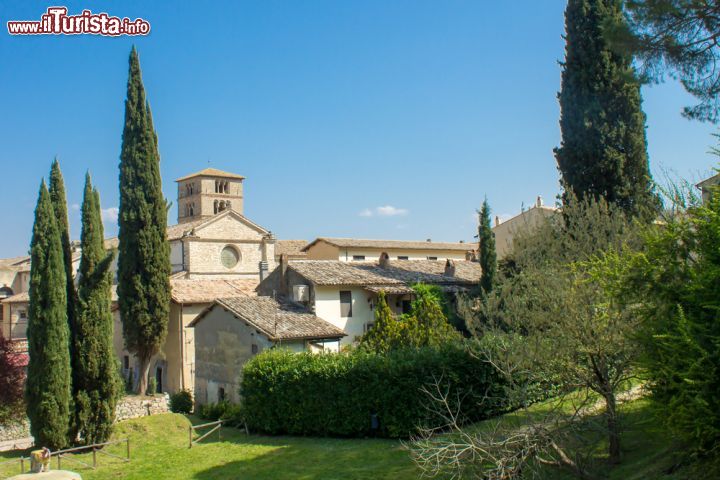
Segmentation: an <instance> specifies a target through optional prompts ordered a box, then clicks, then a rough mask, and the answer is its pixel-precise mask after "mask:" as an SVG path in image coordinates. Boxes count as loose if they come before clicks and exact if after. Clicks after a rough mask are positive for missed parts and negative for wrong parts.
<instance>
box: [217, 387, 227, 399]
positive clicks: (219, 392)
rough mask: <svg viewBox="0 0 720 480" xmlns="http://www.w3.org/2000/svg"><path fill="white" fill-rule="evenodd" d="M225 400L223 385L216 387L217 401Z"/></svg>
mask: <svg viewBox="0 0 720 480" xmlns="http://www.w3.org/2000/svg"><path fill="white" fill-rule="evenodd" d="M224 401H225V387H218V402H224Z"/></svg>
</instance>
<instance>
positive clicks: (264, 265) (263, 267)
mask: <svg viewBox="0 0 720 480" xmlns="http://www.w3.org/2000/svg"><path fill="white" fill-rule="evenodd" d="M267 276H268V262H267V261H266V260H260V281H261V282H262V281H263V280H265V279H266V278H267Z"/></svg>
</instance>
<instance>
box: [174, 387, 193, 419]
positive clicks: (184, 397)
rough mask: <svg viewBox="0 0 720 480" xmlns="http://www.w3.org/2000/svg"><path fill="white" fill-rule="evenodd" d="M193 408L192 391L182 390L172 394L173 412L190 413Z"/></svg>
mask: <svg viewBox="0 0 720 480" xmlns="http://www.w3.org/2000/svg"><path fill="white" fill-rule="evenodd" d="M192 409H193V398H192V393H190V391H188V390H180V391H179V392H177V393H173V394H172V395H170V411H171V412H173V413H190V412H192Z"/></svg>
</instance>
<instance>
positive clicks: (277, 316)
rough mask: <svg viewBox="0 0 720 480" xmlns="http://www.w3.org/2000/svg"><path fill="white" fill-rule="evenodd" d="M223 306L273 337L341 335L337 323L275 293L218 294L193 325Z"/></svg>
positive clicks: (278, 338)
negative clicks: (259, 294) (272, 294)
mask: <svg viewBox="0 0 720 480" xmlns="http://www.w3.org/2000/svg"><path fill="white" fill-rule="evenodd" d="M218 306H219V307H222V308H225V309H226V310H228V311H229V312H231V313H232V314H233V315H234V316H235V317H237V318H239V319H241V320H244V321H246V322H248V323H250V324H252V325H253V326H255V327H256V328H257V329H258V330H260V331H261V332H263V333H264V334H265V335H267V337H268V338H269V339H270V340H273V341H276V340H290V339H321V338H340V337H344V336H345V332H343V331H342V330H341V329H339V328H338V327H336V326H334V325H332V324H331V323H329V322H326V321H325V320H323V319H321V318H319V317H317V316H316V315H315V314H314V313H312V312H310V311H309V310H307V309H306V308H305V307H303V306H302V305H299V304H297V303H294V302H290V301H287V300H276V299H273V298H272V297H230V298H219V299H218V300H217V301H216V302H215V305H214V306H213V307H210V308H208V309H207V310H205V312H203V313H201V314H200V315H198V316H197V317H196V318H195V319H194V320H193V321H192V322H190V324H189V325H188V326H190V327H194V326H195V325H197V323H198V322H200V321H201V320H202V318H204V316H205V315H206V314H207V313H209V311H210V310H211V309H213V308H217V307H218Z"/></svg>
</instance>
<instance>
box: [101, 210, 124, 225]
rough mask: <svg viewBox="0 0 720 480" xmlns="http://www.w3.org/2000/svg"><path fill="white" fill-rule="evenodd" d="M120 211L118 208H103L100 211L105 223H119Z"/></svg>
mask: <svg viewBox="0 0 720 480" xmlns="http://www.w3.org/2000/svg"><path fill="white" fill-rule="evenodd" d="M119 212H120V210H119V209H118V208H117V207H110V208H103V209H102V210H101V211H100V214H101V215H102V219H103V221H105V222H111V223H117V220H118V213H119Z"/></svg>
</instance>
